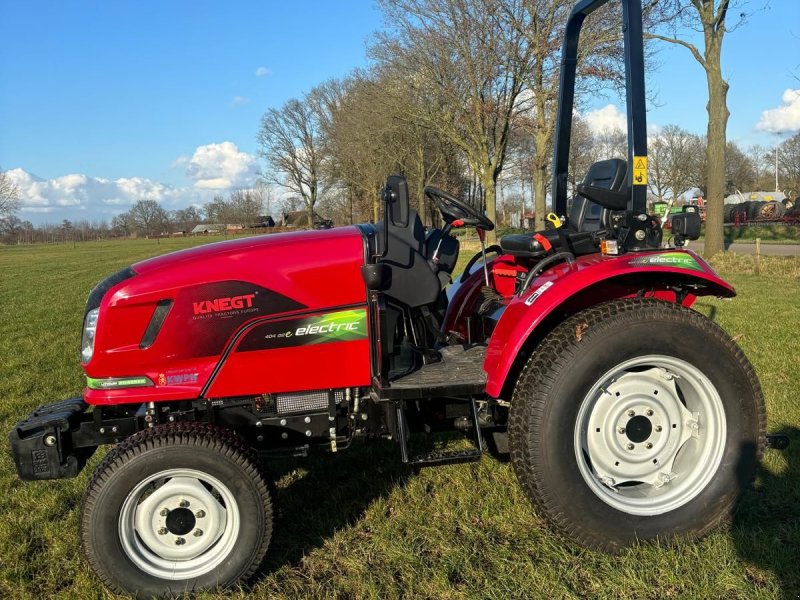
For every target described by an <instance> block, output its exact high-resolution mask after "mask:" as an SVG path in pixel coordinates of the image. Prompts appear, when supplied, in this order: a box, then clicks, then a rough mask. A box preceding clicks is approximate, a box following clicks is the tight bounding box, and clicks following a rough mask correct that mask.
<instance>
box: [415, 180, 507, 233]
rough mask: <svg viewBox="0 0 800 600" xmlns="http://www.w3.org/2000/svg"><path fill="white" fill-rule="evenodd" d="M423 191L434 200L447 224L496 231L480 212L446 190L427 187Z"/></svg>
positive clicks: (492, 224)
mask: <svg viewBox="0 0 800 600" xmlns="http://www.w3.org/2000/svg"><path fill="white" fill-rule="evenodd" d="M423 191H424V192H425V195H426V196H428V198H430V199H431V200H433V203H434V204H435V205H436V208H438V209H439V212H440V213H442V217H443V218H444V220H445V223H448V224H449V225H451V226H453V227H464V226H467V227H477V228H478V229H483V230H484V231H491V230H492V229H494V223H492V222H491V221H490V220H489V219H488V217H487V216H486V215H484V214H483V213H481V212H478V211H477V210H476V209H474V208H473V207H471V206H470V205H469V204H467V203H465V202H463V201H462V200H459V199H458V198H456V197H454V196H451V195H450V194H448V193H447V192H445V191H444V190H440V189H439V188H437V187H433V186H432V185H428V186H425V189H424V190H423Z"/></svg>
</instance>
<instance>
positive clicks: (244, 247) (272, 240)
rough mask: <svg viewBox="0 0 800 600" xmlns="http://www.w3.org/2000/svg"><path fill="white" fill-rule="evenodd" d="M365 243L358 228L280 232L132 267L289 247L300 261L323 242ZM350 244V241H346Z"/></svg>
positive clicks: (232, 256)
mask: <svg viewBox="0 0 800 600" xmlns="http://www.w3.org/2000/svg"><path fill="white" fill-rule="evenodd" d="M353 239H357V240H359V241H360V240H361V233H360V232H359V231H358V229H357V228H356V227H337V228H334V229H322V230H318V231H292V232H288V233H277V234H267V235H257V236H253V237H247V238H242V239H238V240H227V241H223V242H214V243H211V244H203V245H202V246H197V247H195V248H187V249H186V250H178V251H177V252H171V253H169V254H163V255H161V256H156V257H153V258H148V259H147V260H143V261H141V262H138V263H135V264H134V265H132V268H133V270H134V271H136V272H137V273H139V274H142V275H146V274H149V273H151V272H152V271H156V270H158V269H167V268H174V267H180V266H182V263H185V262H189V261H198V262H204V261H206V260H209V259H218V258H225V259H228V260H243V259H244V260H246V258H247V255H248V254H249V253H251V252H253V251H256V252H258V251H261V250H266V251H269V250H271V249H274V248H277V247H279V246H286V245H287V244H290V245H296V246H297V249H298V256H297V260H298V261H302V260H305V259H306V257H307V256H308V254H309V253H310V254H312V255H313V253H314V249H315V246H317V244H319V243H320V242H322V243H323V244H324V245H325V246H329V245H330V244H331V242H333V241H334V240H342V241H343V242H344V241H345V240H349V241H351V242H352V240H353ZM344 243H345V245H347V242H344Z"/></svg>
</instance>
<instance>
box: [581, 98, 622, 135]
mask: <svg viewBox="0 0 800 600" xmlns="http://www.w3.org/2000/svg"><path fill="white" fill-rule="evenodd" d="M583 118H584V120H585V121H586V122H587V123H588V124H589V129H591V130H592V133H594V134H595V135H596V134H599V133H603V132H607V131H627V130H628V118H627V117H626V116H625V113H623V112H622V111H621V110H620V109H619V108H617V106H616V105H614V104H608V105H606V106H604V107H603V108H598V109H596V110H590V111H589V112H587V113H586V115H585V116H584V117H583Z"/></svg>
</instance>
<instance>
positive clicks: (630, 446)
mask: <svg viewBox="0 0 800 600" xmlns="http://www.w3.org/2000/svg"><path fill="white" fill-rule="evenodd" d="M626 448H627V449H628V450H633V448H634V446H633V444H628V445H627V446H626Z"/></svg>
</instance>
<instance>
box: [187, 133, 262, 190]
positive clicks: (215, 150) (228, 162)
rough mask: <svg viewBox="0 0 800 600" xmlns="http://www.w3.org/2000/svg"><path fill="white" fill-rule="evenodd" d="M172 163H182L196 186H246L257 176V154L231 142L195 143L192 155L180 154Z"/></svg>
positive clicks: (224, 187)
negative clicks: (187, 157)
mask: <svg viewBox="0 0 800 600" xmlns="http://www.w3.org/2000/svg"><path fill="white" fill-rule="evenodd" d="M173 164H185V165H186V175H187V176H188V177H189V178H190V179H192V180H193V181H194V186H195V187H196V188H198V189H214V190H220V189H226V188H234V187H248V186H251V185H253V184H254V183H255V182H256V178H257V176H258V164H257V161H256V157H255V156H253V155H252V154H248V153H247V152H242V151H241V150H239V148H238V147H237V146H236V144H234V143H233V142H222V143H219V144H206V145H205V146H198V147H197V148H196V149H195V151H194V154H193V155H192V157H191V158H189V159H186V157H182V158H179V159H178V160H177V161H175V163H173Z"/></svg>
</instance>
